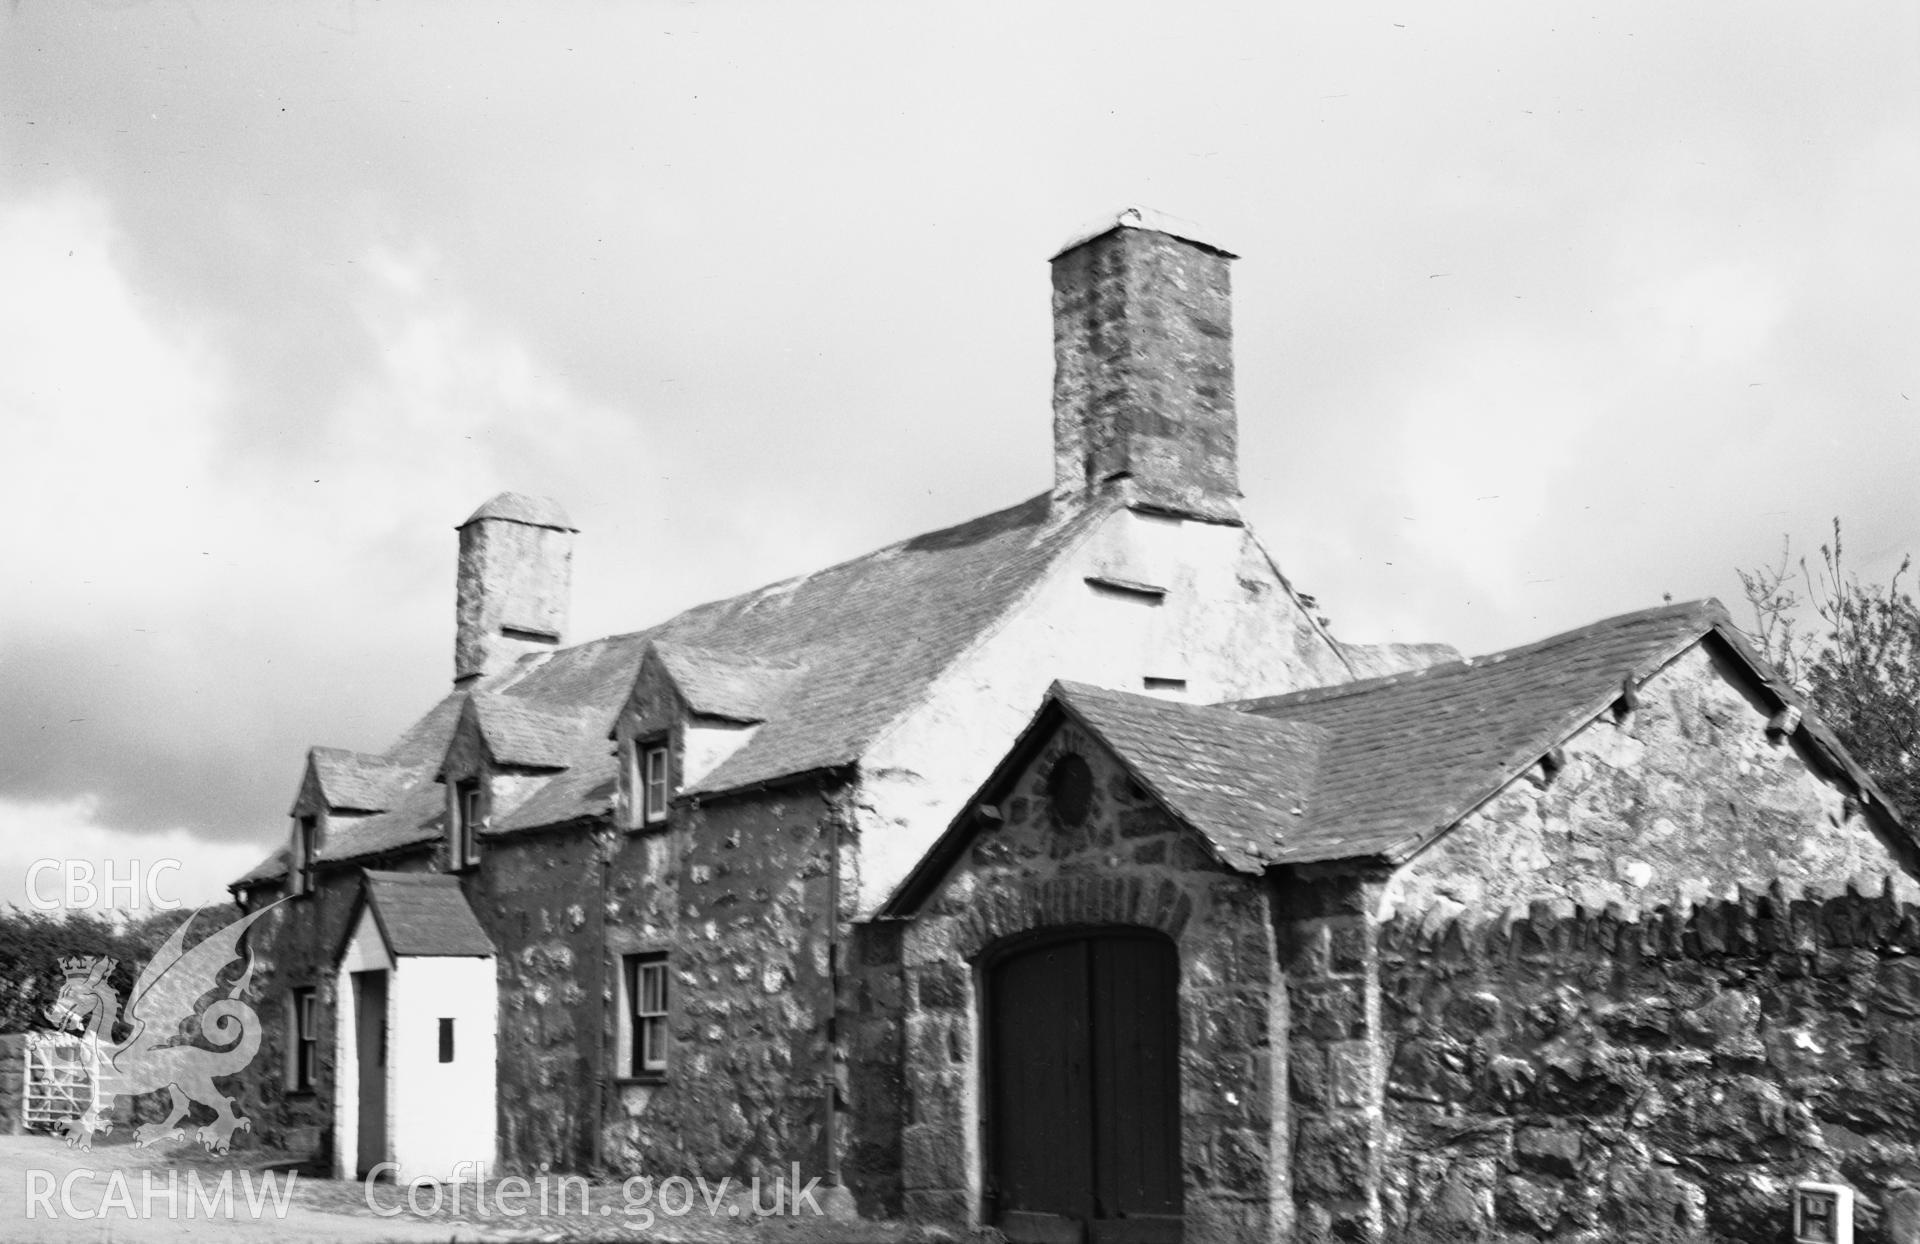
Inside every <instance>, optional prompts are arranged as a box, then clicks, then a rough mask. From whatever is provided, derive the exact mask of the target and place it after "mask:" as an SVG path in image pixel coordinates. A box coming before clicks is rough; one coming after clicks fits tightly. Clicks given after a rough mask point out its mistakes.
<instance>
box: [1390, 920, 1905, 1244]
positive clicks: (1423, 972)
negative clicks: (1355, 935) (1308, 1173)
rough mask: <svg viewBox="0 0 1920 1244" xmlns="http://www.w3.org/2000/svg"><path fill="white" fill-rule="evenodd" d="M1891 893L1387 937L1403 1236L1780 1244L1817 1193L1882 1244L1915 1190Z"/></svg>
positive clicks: (1393, 1121)
mask: <svg viewBox="0 0 1920 1244" xmlns="http://www.w3.org/2000/svg"><path fill="white" fill-rule="evenodd" d="M1893 889H1894V888H1893V887H1892V886H1886V887H1883V888H1880V889H1877V890H1869V891H1867V892H1862V890H1861V889H1860V888H1858V887H1856V888H1854V889H1851V890H1849V889H1845V888H1843V889H1841V891H1840V892H1838V893H1834V892H1832V890H1831V889H1830V888H1829V889H1828V890H1825V891H1818V890H1804V891H1803V890H1796V889H1789V888H1786V887H1781V886H1776V887H1774V888H1773V889H1771V890H1770V891H1767V892H1763V893H1755V892H1751V891H1749V892H1745V893H1743V894H1741V895H1740V896H1739V897H1738V898H1735V899H1728V900H1724V901H1719V902H1712V903H1706V904H1703V905H1698V906H1695V907H1692V908H1690V909H1682V908H1679V907H1664V908H1659V909H1654V910H1649V911H1646V912H1644V913H1642V914H1638V915H1626V914H1623V913H1622V912H1620V911H1618V910H1615V911H1611V912H1604V913H1598V914H1596V913H1593V912H1589V911H1573V912H1568V911H1561V912H1559V913H1556V912H1555V910H1554V909H1552V908H1551V907H1550V906H1548V905H1546V904H1542V905H1539V906H1537V907H1536V908H1535V909H1534V910H1533V912H1532V913H1531V914H1530V915H1528V916H1526V917H1524V918H1520V919H1518V920H1512V921H1507V920H1502V921H1491V922H1485V923H1473V922H1470V921H1464V920H1444V921H1434V920H1429V921H1426V922H1420V921H1415V920H1410V919H1400V920H1394V921H1390V922H1388V923H1387V924H1385V925H1384V926H1383V927H1382V928H1381V930H1380V938H1379V950H1378V954H1379V971H1380V982H1381V984H1380V992H1381V1010H1382V1029H1383V1040H1382V1056H1383V1058H1384V1061H1385V1066H1386V1082H1385V1097H1384V1107H1385V1121H1386V1138H1387V1145H1388V1153H1387V1161H1386V1163H1385V1177H1384V1180H1383V1183H1382V1187H1381V1193H1382V1199H1383V1202H1384V1205H1385V1211H1386V1218H1387V1220H1388V1222H1389V1223H1390V1224H1393V1225H1395V1226H1399V1227H1444V1226H1457V1227H1464V1228H1468V1229H1490V1228H1495V1227H1497V1228H1499V1229H1503V1230H1508V1231H1515V1232H1520V1233H1524V1234H1526V1235H1528V1236H1532V1237H1535V1238H1540V1239H1559V1238H1569V1237H1572V1236H1574V1235H1576V1234H1577V1233H1578V1232H1581V1231H1585V1230H1590V1229H1594V1228H1600V1229H1604V1230H1608V1231H1612V1232H1619V1234H1618V1235H1609V1236H1608V1238H1639V1237H1640V1236H1641V1235H1642V1234H1644V1233H1647V1232H1649V1231H1651V1230H1652V1229H1655V1228H1661V1227H1674V1226H1679V1227H1683V1228H1697V1227H1705V1228H1707V1229H1710V1230H1712V1231H1714V1232H1716V1233H1718V1234H1720V1235H1722V1236H1724V1237H1725V1238H1728V1239H1735V1240H1742V1241H1772V1240H1777V1239H1783V1238H1784V1236H1783V1234H1782V1229H1781V1228H1782V1223H1783V1221H1784V1207H1785V1205H1786V1190H1787V1189H1788V1187H1789V1186H1790V1185H1791V1184H1792V1183H1793V1182H1794V1181H1796V1180H1800V1179H1809V1178H1814V1179H1824V1180H1830V1181H1835V1182H1840V1183H1845V1184H1848V1185H1851V1186H1852V1187H1854V1188H1855V1189H1857V1190H1858V1193H1859V1198H1860V1200H1859V1205H1860V1222H1861V1223H1862V1225H1863V1231H1862V1234H1861V1235H1859V1236H1858V1237H1856V1238H1858V1239H1859V1240H1860V1241H1861V1244H1876V1242H1877V1241H1882V1240H1887V1239H1889V1237H1888V1236H1886V1235H1885V1234H1884V1233H1883V1232H1882V1231H1881V1230H1880V1220H1881V1217H1882V1214H1883V1211H1884V1206H1885V1205H1886V1203H1887V1201H1888V1199H1889V1197H1890V1196H1891V1195H1897V1194H1899V1192H1900V1189H1901V1188H1902V1186H1903V1185H1904V1184H1910V1183H1920V958H1916V957H1915V956H1916V955H1917V954H1920V909H1916V908H1915V907H1913V906H1911V905H1909V904H1906V903H1903V902H1901V901H1899V899H1898V898H1897V897H1896V896H1895V894H1894V892H1893ZM1909 1195H1910V1194H1909Z"/></svg>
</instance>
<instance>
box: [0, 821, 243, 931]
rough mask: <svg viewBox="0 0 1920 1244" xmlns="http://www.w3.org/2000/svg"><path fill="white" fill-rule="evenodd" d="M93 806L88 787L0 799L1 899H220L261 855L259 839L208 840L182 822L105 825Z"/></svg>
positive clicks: (26, 902) (130, 905)
mask: <svg viewBox="0 0 1920 1244" xmlns="http://www.w3.org/2000/svg"><path fill="white" fill-rule="evenodd" d="M99 807H100V800H99V799H98V797H96V796H94V795H91V794H88V795H79V796H76V797H74V798H71V799H59V800H43V801H35V800H19V799H7V798H0V904H13V905H14V906H18V907H22V908H26V907H32V906H40V907H46V906H47V905H48V904H57V905H58V907H60V908H63V909H64V908H66V907H70V906H80V907H93V908H98V909H105V908H107V907H119V908H123V909H127V910H130V911H132V912H133V913H134V914H142V913H145V912H147V911H151V910H154V909H157V908H168V907H171V906H174V905H181V906H187V907H194V906H202V905H205V904H208V903H220V902H225V901H227V897H228V896H227V883H228V882H230V881H232V880H233V879H234V878H235V877H238V876H239V875H240V874H241V873H243V872H245V871H246V870H247V869H249V868H251V867H253V866H254V865H255V864H257V863H259V862H260V860H261V859H262V858H263V857H264V856H265V855H266V852H265V851H264V850H262V849H261V848H260V847H258V846H253V845H249V844H244V843H231V842H220V843H216V842H208V841H206V840H205V839H203V838H199V837H197V836H195V835H194V834H193V833H191V832H189V831H188V830H184V829H169V830H166V831H164V832H161V833H154V832H149V831H133V830H128V829H124V828H120V827H118V826H114V825H105V824H102V823H101V822H100V820H99ZM29 884H31V885H32V889H33V893H31V894H30V893H29V891H28V886H29ZM89 899H91V901H89Z"/></svg>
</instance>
